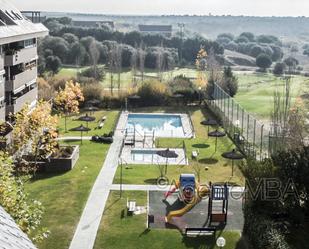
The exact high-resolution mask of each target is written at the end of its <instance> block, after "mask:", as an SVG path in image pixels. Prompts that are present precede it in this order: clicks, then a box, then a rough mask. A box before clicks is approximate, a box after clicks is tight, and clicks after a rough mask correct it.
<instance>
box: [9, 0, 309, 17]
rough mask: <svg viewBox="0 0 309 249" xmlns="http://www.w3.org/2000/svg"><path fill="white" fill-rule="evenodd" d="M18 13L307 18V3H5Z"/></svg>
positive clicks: (55, 0) (253, 0)
mask: <svg viewBox="0 0 309 249" xmlns="http://www.w3.org/2000/svg"><path fill="white" fill-rule="evenodd" d="M9 1H10V2H12V3H14V4H15V6H16V7H18V8H19V9H20V10H43V11H65V12H87V13H102V14H131V15H147V14H155V15H157V14H189V15H193V14H197V15H208V14H209V13H211V14H213V15H223V14H226V15H228V14H230V15H251V16H252V15H254V16H308V15H309V0H79V1H78V0H9Z"/></svg>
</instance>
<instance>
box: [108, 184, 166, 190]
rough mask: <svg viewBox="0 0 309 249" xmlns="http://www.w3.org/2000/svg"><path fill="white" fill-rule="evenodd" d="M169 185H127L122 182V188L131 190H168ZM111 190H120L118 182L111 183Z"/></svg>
mask: <svg viewBox="0 0 309 249" xmlns="http://www.w3.org/2000/svg"><path fill="white" fill-rule="evenodd" d="M169 189H170V186H169V185H168V186H158V185H133V184H132V185H131V184H130V185H128V184H123V185H122V190H124V191H125V190H133V191H168V190H169ZM111 190H120V184H113V185H112V186H111Z"/></svg>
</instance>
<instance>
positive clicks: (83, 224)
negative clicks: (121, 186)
mask: <svg viewBox="0 0 309 249" xmlns="http://www.w3.org/2000/svg"><path fill="white" fill-rule="evenodd" d="M126 117H127V116H126V115H121V116H120V120H119V122H118V125H117V128H116V131H115V135H114V142H113V143H112V144H111V146H110V148H109V150H108V153H107V156H106V159H105V161H104V164H103V166H102V169H101V171H100V173H99V175H98V177H97V179H96V181H95V183H94V185H93V187H92V190H91V193H90V195H89V197H88V200H87V203H86V206H85V208H84V210H83V213H82V216H81V218H80V220H79V223H78V225H77V228H76V231H75V234H74V237H73V239H72V241H71V244H70V247H69V249H92V248H93V246H94V243H95V239H96V236H97V231H98V228H99V225H100V222H101V218H102V215H103V212H104V208H105V204H106V201H107V199H108V195H109V191H110V188H111V185H112V182H113V179H114V175H115V173H116V170H117V167H118V160H119V154H120V150H121V145H122V141H123V136H124V135H123V129H124V127H123V126H125V124H126Z"/></svg>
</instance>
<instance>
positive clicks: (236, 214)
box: [148, 191, 244, 231]
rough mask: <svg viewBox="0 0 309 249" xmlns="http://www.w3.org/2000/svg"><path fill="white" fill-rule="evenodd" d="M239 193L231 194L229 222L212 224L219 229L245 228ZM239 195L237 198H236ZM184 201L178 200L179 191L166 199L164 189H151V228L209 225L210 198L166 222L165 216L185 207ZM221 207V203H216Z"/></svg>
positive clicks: (181, 227)
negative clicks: (152, 220) (152, 221)
mask: <svg viewBox="0 0 309 249" xmlns="http://www.w3.org/2000/svg"><path fill="white" fill-rule="evenodd" d="M239 196H240V194H239V193H234V194H230V195H229V205H228V216H227V223H226V224H225V225H222V224H216V223H213V224H211V225H212V226H217V227H218V229H225V230H234V231H235V230H239V231H242V230H243V224H244V218H243V210H242V198H239ZM236 197H237V198H236ZM184 205H185V204H184V203H182V202H180V201H179V200H178V195H177V193H174V194H173V195H171V196H169V197H168V198H167V199H166V200H164V192H163V191H149V213H148V214H149V215H153V216H154V223H150V224H149V227H150V228H161V229H162V228H171V229H173V228H174V229H181V230H182V229H185V228H186V227H190V228H201V227H207V226H209V222H208V198H204V199H203V200H202V201H201V202H200V203H198V204H197V205H196V206H194V207H193V208H192V209H191V210H190V211H189V212H188V213H185V214H184V215H183V216H181V217H174V218H173V219H172V221H171V222H170V224H166V223H165V216H166V215H167V214H168V213H169V212H170V211H174V210H179V209H181V208H183V207H184ZM214 205H216V207H217V208H218V209H219V208H220V207H221V206H220V205H219V203H216V204H214Z"/></svg>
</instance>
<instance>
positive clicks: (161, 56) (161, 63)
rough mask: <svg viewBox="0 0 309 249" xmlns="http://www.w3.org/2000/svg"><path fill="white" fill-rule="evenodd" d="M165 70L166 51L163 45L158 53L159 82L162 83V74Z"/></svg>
mask: <svg viewBox="0 0 309 249" xmlns="http://www.w3.org/2000/svg"><path fill="white" fill-rule="evenodd" d="M163 68H164V49H163V47H162V45H161V46H160V47H158V49H157V51H156V69H157V77H158V79H159V81H162V72H163Z"/></svg>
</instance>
